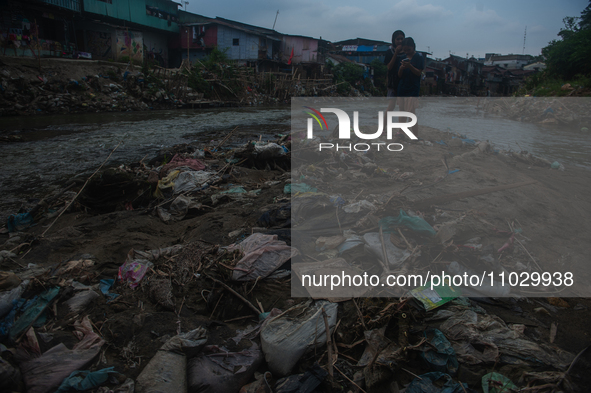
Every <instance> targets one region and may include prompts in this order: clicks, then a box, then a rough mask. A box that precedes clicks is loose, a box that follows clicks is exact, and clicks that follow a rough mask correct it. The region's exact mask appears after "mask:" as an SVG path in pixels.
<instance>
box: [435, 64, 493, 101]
mask: <svg viewBox="0 0 591 393" xmlns="http://www.w3.org/2000/svg"><path fill="white" fill-rule="evenodd" d="M442 62H443V63H445V64H446V65H447V66H446V71H445V93H447V94H454V95H466V94H474V95H476V94H478V93H479V91H480V90H481V89H482V88H483V87H484V84H483V76H482V69H483V67H484V65H483V64H482V63H481V62H479V61H478V60H477V59H475V58H474V57H472V58H464V57H460V56H455V55H450V56H449V57H448V58H447V59H445V60H443V61H442Z"/></svg>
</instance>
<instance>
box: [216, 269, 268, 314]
mask: <svg viewBox="0 0 591 393" xmlns="http://www.w3.org/2000/svg"><path fill="white" fill-rule="evenodd" d="M205 277H207V278H209V279H210V280H212V281H214V282H217V283H218V284H220V285H221V286H223V287H224V288H226V289H227V290H228V291H230V292H231V293H232V294H233V295H234V296H236V297H237V298H238V299H240V300H242V301H243V302H244V303H245V304H246V305H247V306H248V308H250V309H251V310H252V311H253V312H254V313H255V314H256V315H257V316H258V315H259V314H260V313H261V312H260V310H259V309H258V308H256V307H255V306H253V304H252V303H251V302H249V301H248V300H247V299H246V298H245V297H244V296H242V295H241V294H239V293H238V292H236V291H235V290H233V289H232V288H230V287H229V286H228V285H226V284H225V283H223V282H221V281H220V280H216V279H215V278H213V277H210V276H208V275H205Z"/></svg>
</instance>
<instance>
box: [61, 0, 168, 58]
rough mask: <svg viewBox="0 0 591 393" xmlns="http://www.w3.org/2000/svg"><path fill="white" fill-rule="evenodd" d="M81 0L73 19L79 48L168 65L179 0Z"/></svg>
mask: <svg viewBox="0 0 591 393" xmlns="http://www.w3.org/2000/svg"><path fill="white" fill-rule="evenodd" d="M56 1H58V0H56ZM60 1H63V0H60ZM80 1H81V2H82V19H81V20H79V21H77V22H75V28H76V36H77V38H78V46H79V47H80V50H81V51H83V52H89V53H91V54H92V58H93V59H113V60H119V61H129V60H133V61H135V62H138V63H141V62H142V61H143V60H144V57H145V58H146V59H147V60H152V61H154V62H156V63H158V64H160V65H161V66H168V64H169V53H168V46H169V40H171V39H172V38H173V37H175V36H176V35H178V32H179V24H178V7H180V4H179V3H176V2H174V1H171V0H80Z"/></svg>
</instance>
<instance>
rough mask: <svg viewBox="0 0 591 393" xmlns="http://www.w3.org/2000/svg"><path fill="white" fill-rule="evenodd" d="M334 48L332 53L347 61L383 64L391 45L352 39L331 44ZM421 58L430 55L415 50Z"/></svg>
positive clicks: (382, 42) (363, 39)
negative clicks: (376, 61) (343, 57)
mask: <svg viewBox="0 0 591 393" xmlns="http://www.w3.org/2000/svg"><path fill="white" fill-rule="evenodd" d="M333 45H334V47H335V51H334V53H336V54H339V55H342V56H346V57H347V58H348V59H350V60H353V61H356V62H358V63H363V64H371V62H372V61H374V60H376V59H377V60H378V61H379V62H380V63H383V62H384V59H385V58H386V52H388V50H390V46H391V45H392V44H391V43H390V42H385V41H376V40H369V39H366V38H352V39H348V40H343V41H337V42H333ZM417 52H418V53H420V54H421V55H422V56H423V58H425V59H426V58H427V56H428V55H430V53H429V52H425V51H421V50H417Z"/></svg>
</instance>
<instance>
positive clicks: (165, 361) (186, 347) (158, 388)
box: [135, 327, 207, 393]
mask: <svg viewBox="0 0 591 393" xmlns="http://www.w3.org/2000/svg"><path fill="white" fill-rule="evenodd" d="M206 342H207V330H206V329H205V328H203V327H199V328H197V329H194V330H191V331H190V332H187V333H182V334H178V335H176V336H174V337H172V338H171V339H169V340H168V341H166V343H164V345H162V346H161V347H160V349H159V350H158V352H156V355H154V357H153V358H152V359H150V362H149V363H148V364H147V365H146V367H144V369H143V370H142V372H141V374H140V375H139V376H138V377H137V379H136V385H135V390H136V392H138V393H149V392H180V393H182V392H186V391H187V357H193V356H195V355H197V354H198V353H199V352H200V351H201V349H202V348H203V347H204V346H205V343H206Z"/></svg>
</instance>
